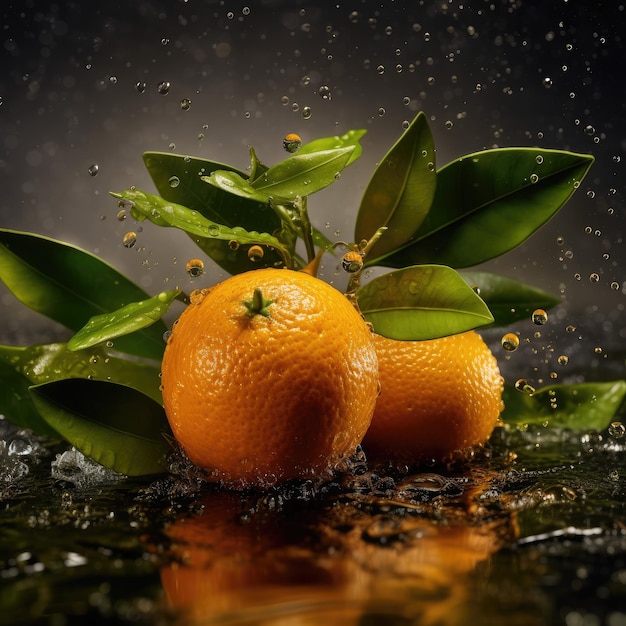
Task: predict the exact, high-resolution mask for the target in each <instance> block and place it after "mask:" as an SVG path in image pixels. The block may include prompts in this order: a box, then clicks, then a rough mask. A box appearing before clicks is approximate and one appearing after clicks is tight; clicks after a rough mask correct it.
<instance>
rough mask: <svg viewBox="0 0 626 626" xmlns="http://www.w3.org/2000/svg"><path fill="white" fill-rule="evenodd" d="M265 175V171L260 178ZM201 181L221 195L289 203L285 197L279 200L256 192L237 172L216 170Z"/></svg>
mask: <svg viewBox="0 0 626 626" xmlns="http://www.w3.org/2000/svg"><path fill="white" fill-rule="evenodd" d="M266 174H267V170H266V172H263V173H262V174H261V177H263V176H266ZM202 181H203V182H205V183H208V184H209V185H211V186H213V187H215V188H216V189H219V190H220V191H222V192H223V193H228V194H231V195H233V196H237V197H239V198H246V199H247V200H254V201H255V202H262V203H265V204H269V203H270V201H271V200H272V197H273V198H274V199H275V200H276V201H278V202H280V201H281V200H283V201H284V202H288V201H289V200H288V198H287V197H286V196H285V198H279V197H277V196H272V194H270V193H265V192H263V191H258V190H257V189H255V188H254V187H253V185H252V183H250V181H249V180H248V179H247V178H244V177H243V176H241V175H240V174H237V172H229V171H226V170H217V171H215V172H211V175H210V176H203V177H202Z"/></svg>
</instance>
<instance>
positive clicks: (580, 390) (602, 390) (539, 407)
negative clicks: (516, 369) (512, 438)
mask: <svg viewBox="0 0 626 626" xmlns="http://www.w3.org/2000/svg"><path fill="white" fill-rule="evenodd" d="M625 397H626V381H624V380H618V381H614V382H606V383H581V384H578V385H550V386H547V387H542V388H541V389H538V390H537V391H535V393H533V394H532V395H529V394H528V393H523V392H520V391H517V390H516V389H514V388H511V387H509V386H507V387H505V390H504V406H505V409H504V412H503V413H502V416H501V417H502V419H503V420H504V421H505V422H506V423H509V424H519V425H527V424H533V425H539V426H545V425H548V426H550V427H551V428H567V429H570V430H574V431H590V430H603V429H605V428H606V427H607V426H608V425H609V424H610V423H611V421H612V420H613V418H614V416H615V414H616V412H617V411H618V410H619V408H620V406H621V404H622V403H623V402H624V398H625Z"/></svg>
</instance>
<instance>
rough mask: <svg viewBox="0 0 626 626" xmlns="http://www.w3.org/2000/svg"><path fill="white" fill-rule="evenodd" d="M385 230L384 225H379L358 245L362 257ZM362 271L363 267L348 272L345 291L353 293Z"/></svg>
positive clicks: (358, 283)
mask: <svg viewBox="0 0 626 626" xmlns="http://www.w3.org/2000/svg"><path fill="white" fill-rule="evenodd" d="M386 230H387V227H386V226H381V227H380V228H379V229H378V230H377V231H376V232H375V233H374V234H373V235H372V236H371V237H370V239H369V240H368V241H367V242H366V243H365V245H364V246H361V245H359V252H360V253H361V255H362V256H363V257H365V256H366V255H367V253H368V252H369V251H370V250H371V249H372V247H373V246H374V244H375V243H376V242H377V241H378V240H379V239H380V238H381V237H382V236H383V234H384V232H385V231H386ZM363 267H365V266H363ZM362 273H363V268H361V269H360V270H359V271H358V272H354V274H350V280H349V281H348V286H347V287H346V293H348V294H350V293H354V292H355V291H356V290H357V289H358V288H359V287H360V286H361V274H362Z"/></svg>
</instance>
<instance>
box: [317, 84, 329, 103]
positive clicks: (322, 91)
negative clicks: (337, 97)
mask: <svg viewBox="0 0 626 626" xmlns="http://www.w3.org/2000/svg"><path fill="white" fill-rule="evenodd" d="M317 93H318V94H319V95H320V96H321V97H322V98H323V99H324V100H332V94H331V93H330V87H329V86H328V85H322V86H321V87H320V88H319V89H318V90H317Z"/></svg>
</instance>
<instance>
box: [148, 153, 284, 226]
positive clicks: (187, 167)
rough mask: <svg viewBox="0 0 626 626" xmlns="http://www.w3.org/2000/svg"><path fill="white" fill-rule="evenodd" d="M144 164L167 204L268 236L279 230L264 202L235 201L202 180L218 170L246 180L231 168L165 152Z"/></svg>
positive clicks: (238, 198) (150, 155)
mask: <svg viewBox="0 0 626 626" xmlns="http://www.w3.org/2000/svg"><path fill="white" fill-rule="evenodd" d="M143 160H144V163H145V165H146V167H147V168H148V171H149V172H150V176H151V177H152V180H153V181H154V184H155V185H156V188H157V190H158V192H159V195H160V196H161V197H163V198H164V199H165V200H167V201H168V202H175V203H176V204H181V205H182V206H185V207H187V208H189V209H191V210H192V211H197V212H198V213H200V214H201V215H202V216H204V217H206V218H207V219H208V220H211V221H212V222H216V223H218V224H224V225H225V226H230V227H232V226H240V227H242V228H244V229H245V230H256V231H259V232H266V233H273V232H274V231H275V230H276V229H277V228H280V219H279V218H278V216H277V215H276V214H275V213H274V211H272V209H271V208H270V207H269V206H268V205H267V203H266V201H265V200H261V201H260V202H259V201H257V200H254V199H252V200H251V199H249V198H247V197H234V196H233V194H232V193H224V191H223V190H220V189H218V188H216V187H214V186H212V185H207V183H206V181H205V180H203V178H207V177H209V176H210V174H211V173H212V172H215V171H217V170H219V171H223V172H232V173H234V174H237V175H238V176H239V177H240V178H243V179H245V178H246V175H245V174H244V173H243V172H241V171H239V170H237V169H235V168H234V167H231V166H230V165H226V164H224V163H217V162H215V161H207V160H205V159H198V158H195V157H188V156H182V155H178V154H167V153H165V152H146V153H145V154H144V155H143ZM261 169H262V168H261ZM259 173H261V172H260V171H259Z"/></svg>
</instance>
